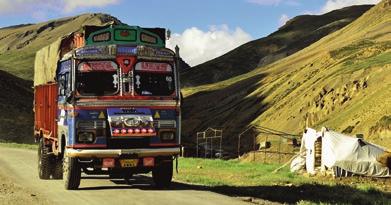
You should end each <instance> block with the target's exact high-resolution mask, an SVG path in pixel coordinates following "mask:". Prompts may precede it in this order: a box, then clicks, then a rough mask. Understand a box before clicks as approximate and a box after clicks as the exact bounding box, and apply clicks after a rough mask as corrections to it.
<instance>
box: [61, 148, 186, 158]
mask: <svg viewBox="0 0 391 205" xmlns="http://www.w3.org/2000/svg"><path fill="white" fill-rule="evenodd" d="M180 152H181V149H180V148H179V147H173V148H153V149H152V148H151V149H66V151H65V156H67V157H78V158H106V157H112V158H118V157H121V156H128V155H134V156H137V157H157V156H174V155H179V154H180Z"/></svg>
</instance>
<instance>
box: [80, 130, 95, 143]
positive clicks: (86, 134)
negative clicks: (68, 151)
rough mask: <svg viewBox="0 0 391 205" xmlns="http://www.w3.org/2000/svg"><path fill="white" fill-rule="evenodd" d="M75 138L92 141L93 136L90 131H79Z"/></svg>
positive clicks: (81, 140)
mask: <svg viewBox="0 0 391 205" xmlns="http://www.w3.org/2000/svg"><path fill="white" fill-rule="evenodd" d="M77 138H78V141H79V142H93V141H94V138H95V136H94V133H92V132H79V133H78V134H77Z"/></svg>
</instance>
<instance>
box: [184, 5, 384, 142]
mask: <svg viewBox="0 0 391 205" xmlns="http://www.w3.org/2000/svg"><path fill="white" fill-rule="evenodd" d="M183 92H184V94H185V96H186V98H185V102H184V122H183V125H184V126H183V128H184V134H185V135H186V136H188V138H186V139H185V140H186V141H187V142H191V141H192V142H194V134H195V132H197V131H200V130H203V129H205V128H207V127H209V126H212V127H213V126H214V127H216V126H217V127H219V126H221V127H224V136H225V138H226V140H225V142H226V144H227V145H230V146H231V148H232V149H234V147H235V146H237V144H236V141H237V135H238V133H239V132H240V131H242V130H244V129H245V128H246V127H247V126H249V125H251V124H257V125H263V126H266V127H270V128H274V129H279V130H284V131H287V132H293V133H298V134H299V133H301V131H302V130H303V128H304V127H305V124H306V123H307V124H308V126H312V127H316V128H320V127H321V126H327V127H330V128H333V129H336V130H338V131H344V132H346V133H350V134H354V133H363V134H364V135H365V138H367V139H370V140H371V141H374V142H376V143H379V144H381V145H383V146H387V147H389V148H391V129H390V128H391V125H390V124H391V97H390V96H391V0H383V1H382V2H381V3H379V4H378V5H377V6H376V7H374V8H372V9H371V10H369V11H368V12H366V13H365V14H364V15H362V16H361V17H360V18H359V19H357V20H356V21H354V22H353V23H351V24H350V25H348V26H346V27H344V28H343V29H341V30H339V31H337V32H334V33H332V34H330V35H328V36H327V37H325V38H323V39H321V40H319V41H318V42H316V43H314V44H312V45H311V46H309V47H307V48H305V49H303V50H301V51H299V52H297V53H295V54H293V55H291V56H289V57H286V58H284V59H281V60H279V61H277V62H275V63H273V64H270V65H268V66H264V67H260V68H258V69H256V70H254V71H252V72H250V73H247V74H244V75H241V76H237V77H235V78H231V79H229V80H226V81H222V82H220V83H216V84H211V85H205V86H199V87H193V88H186V89H184V91H183Z"/></svg>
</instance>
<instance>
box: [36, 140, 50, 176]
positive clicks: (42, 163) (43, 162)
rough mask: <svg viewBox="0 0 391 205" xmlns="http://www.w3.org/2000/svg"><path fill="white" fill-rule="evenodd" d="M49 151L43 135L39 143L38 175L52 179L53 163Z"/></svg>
mask: <svg viewBox="0 0 391 205" xmlns="http://www.w3.org/2000/svg"><path fill="white" fill-rule="evenodd" d="M48 152H49V148H48V147H46V146H45V144H44V142H43V138H42V137H41V139H40V140H39V145H38V176H39V178H40V179H50V174H51V163H50V155H49V154H48Z"/></svg>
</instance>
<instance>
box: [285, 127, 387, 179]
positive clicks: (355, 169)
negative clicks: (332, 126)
mask: <svg viewBox="0 0 391 205" xmlns="http://www.w3.org/2000/svg"><path fill="white" fill-rule="evenodd" d="M320 137H321V143H322V146H321V147H322V149H321V166H320V167H323V168H328V169H333V170H344V171H347V172H350V173H353V174H357V175H364V176H372V177H391V171H390V169H389V168H388V167H386V166H385V165H383V164H381V163H379V162H378V161H377V159H378V158H379V156H381V155H383V154H384V153H385V152H386V149H385V148H382V147H380V146H377V145H374V144H371V143H369V142H366V141H364V140H362V139H359V138H356V137H351V136H347V135H344V134H341V133H337V132H334V131H328V130H327V129H326V128H322V131H321V132H316V130H314V129H311V128H307V129H306V131H305V132H304V134H303V138H302V145H301V149H300V153H305V167H306V170H307V172H308V173H310V174H315V173H316V169H315V152H316V151H315V142H316V141H317V140H318V139H319V138H320ZM299 161H300V158H299V157H298V158H297V159H295V160H294V161H293V162H292V164H291V170H292V171H297V169H298V165H299V164H300V163H299Z"/></svg>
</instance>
